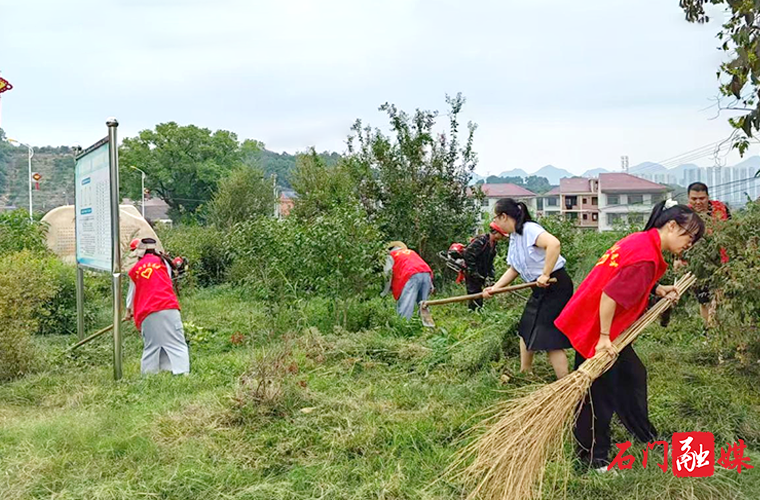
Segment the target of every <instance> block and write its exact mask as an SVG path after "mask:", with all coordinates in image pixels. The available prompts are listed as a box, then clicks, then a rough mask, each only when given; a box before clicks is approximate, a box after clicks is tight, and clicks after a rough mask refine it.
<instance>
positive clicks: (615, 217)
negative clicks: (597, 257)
mask: <svg viewBox="0 0 760 500" xmlns="http://www.w3.org/2000/svg"><path fill="white" fill-rule="evenodd" d="M598 188H599V230H600V231H607V230H610V229H613V227H614V226H615V225H616V224H644V223H645V222H646V220H647V218H648V217H649V214H650V212H651V211H652V208H653V207H654V205H656V204H657V203H658V202H659V201H661V200H663V199H665V198H667V196H668V192H669V188H668V187H667V186H663V185H662V184H657V183H656V182H652V181H649V180H646V179H641V178H639V177H635V176H633V175H629V174H626V173H622V172H617V173H608V174H599V183H598Z"/></svg>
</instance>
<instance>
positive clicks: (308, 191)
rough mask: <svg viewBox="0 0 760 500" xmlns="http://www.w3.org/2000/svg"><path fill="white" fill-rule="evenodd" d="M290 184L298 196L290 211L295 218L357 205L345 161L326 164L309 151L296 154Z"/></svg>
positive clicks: (357, 200) (304, 217) (355, 192)
mask: <svg viewBox="0 0 760 500" xmlns="http://www.w3.org/2000/svg"><path fill="white" fill-rule="evenodd" d="M291 183H292V186H293V189H295V191H296V192H297V193H298V198H297V199H296V201H295V206H294V207H293V212H292V214H293V216H295V217H298V218H301V219H312V218H314V217H317V216H318V215H320V214H323V213H326V212H330V211H332V210H334V209H336V208H339V207H354V208H356V207H358V206H359V196H358V193H357V189H356V179H355V178H354V176H352V174H351V171H350V166H349V165H348V164H347V163H346V162H339V163H336V164H333V165H328V163H327V162H326V161H325V160H324V157H323V156H322V155H318V154H317V152H316V151H314V149H313V148H312V149H311V150H309V151H308V152H307V153H303V154H299V155H298V157H297V159H296V168H295V171H294V173H293V176H292V182H291Z"/></svg>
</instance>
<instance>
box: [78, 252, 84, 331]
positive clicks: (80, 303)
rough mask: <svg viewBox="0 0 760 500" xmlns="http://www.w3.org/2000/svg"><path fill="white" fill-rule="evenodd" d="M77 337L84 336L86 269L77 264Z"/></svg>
mask: <svg viewBox="0 0 760 500" xmlns="http://www.w3.org/2000/svg"><path fill="white" fill-rule="evenodd" d="M77 337H78V338H79V340H82V339H83V338H84V269H82V266H80V265H79V264H77Z"/></svg>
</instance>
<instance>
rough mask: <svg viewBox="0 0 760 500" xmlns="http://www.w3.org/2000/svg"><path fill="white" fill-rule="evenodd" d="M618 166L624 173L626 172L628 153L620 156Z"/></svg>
mask: <svg viewBox="0 0 760 500" xmlns="http://www.w3.org/2000/svg"><path fill="white" fill-rule="evenodd" d="M620 168H621V170H622V171H623V172H625V173H626V174H627V173H628V155H624V156H621V157H620Z"/></svg>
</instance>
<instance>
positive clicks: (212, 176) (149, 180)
mask: <svg viewBox="0 0 760 500" xmlns="http://www.w3.org/2000/svg"><path fill="white" fill-rule="evenodd" d="M241 154H242V153H241V148H240V145H239V144H238V140H237V136H236V135H235V134H234V133H232V132H228V131H226V130H217V131H216V132H211V130H209V129H207V128H199V127H196V126H195V125H187V126H180V125H177V124H176V123H175V122H169V123H161V124H159V125H156V128H155V130H143V131H142V132H140V133H139V134H138V136H137V137H133V138H127V139H124V143H123V144H122V146H121V148H120V151H119V155H120V160H119V163H120V165H121V169H120V176H121V178H122V179H123V182H122V195H123V196H129V197H130V198H133V199H139V198H140V173H139V172H137V171H136V170H133V169H131V168H130V166H135V167H137V168H139V169H141V170H143V171H144V172H145V174H146V178H145V187H146V188H147V189H149V190H150V191H151V193H153V194H155V195H157V196H159V197H160V198H161V199H163V200H164V201H166V203H167V204H168V205H169V207H171V213H172V216H174V217H181V218H184V219H194V218H196V217H198V215H199V214H200V213H201V212H202V210H203V208H204V207H205V205H206V204H207V203H208V202H209V201H210V200H211V197H212V196H213V194H214V192H215V191H216V188H217V184H218V183H219V180H220V179H221V178H223V177H225V176H227V175H228V174H229V173H230V172H231V171H232V169H233V168H234V167H235V166H237V165H239V164H240V163H241V160H242V158H241Z"/></svg>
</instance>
